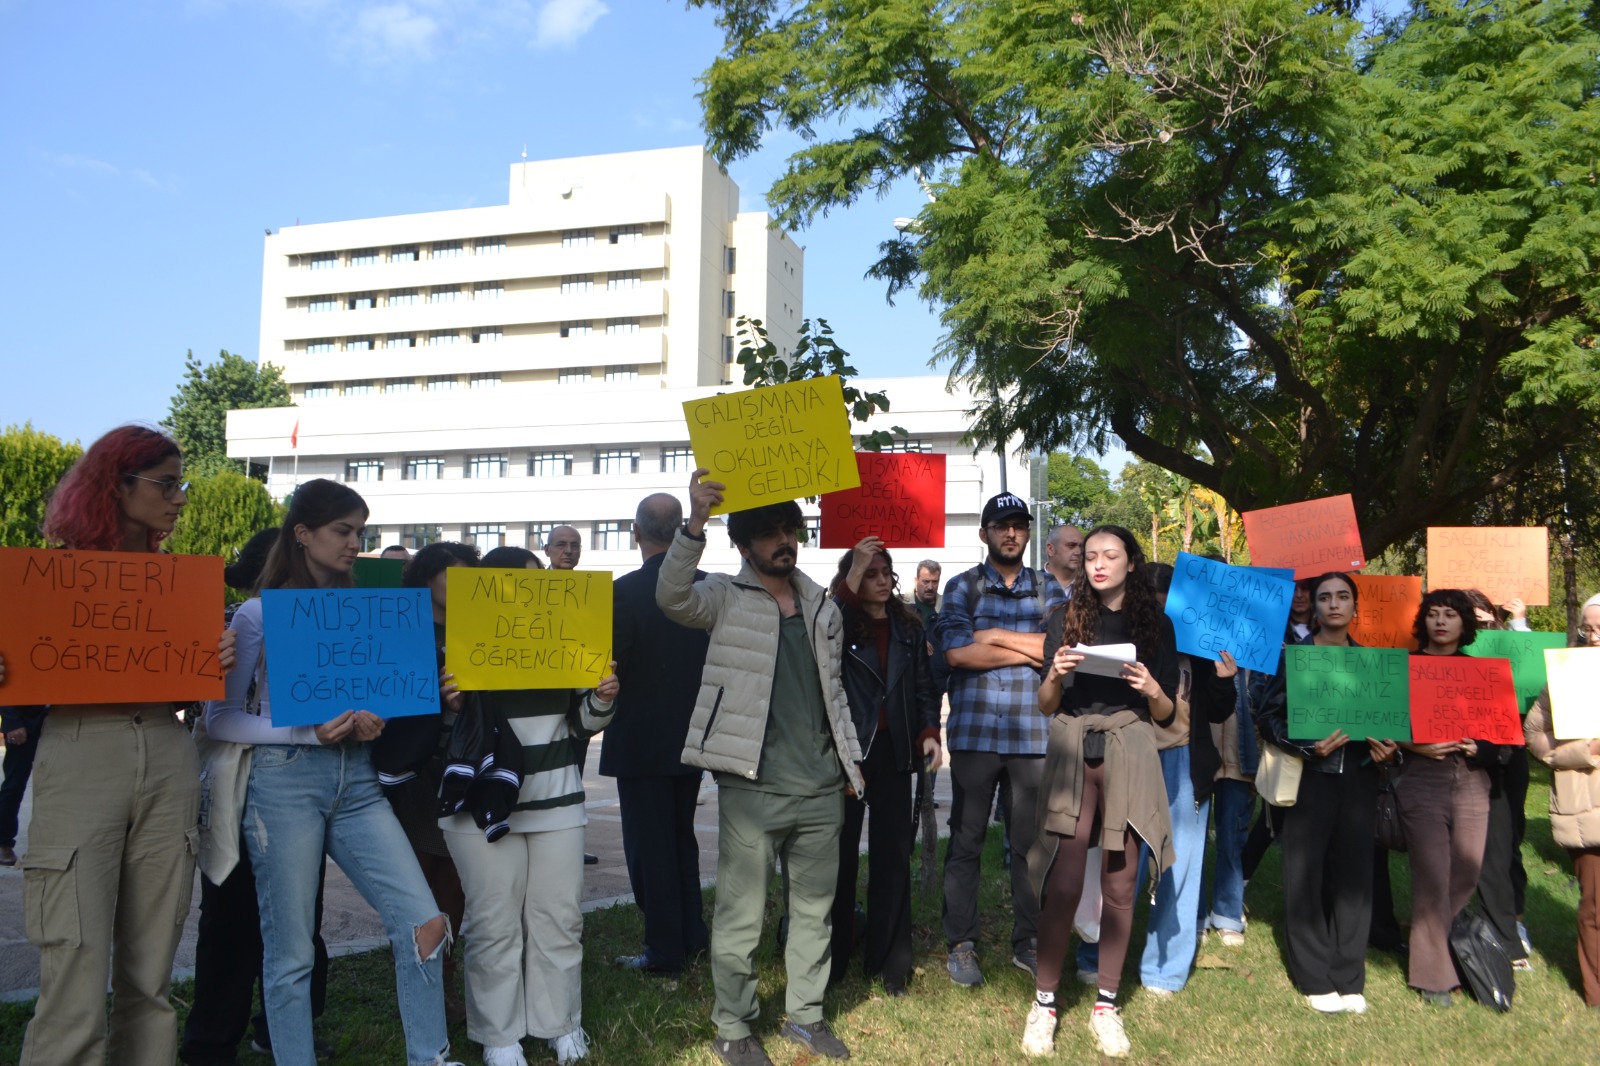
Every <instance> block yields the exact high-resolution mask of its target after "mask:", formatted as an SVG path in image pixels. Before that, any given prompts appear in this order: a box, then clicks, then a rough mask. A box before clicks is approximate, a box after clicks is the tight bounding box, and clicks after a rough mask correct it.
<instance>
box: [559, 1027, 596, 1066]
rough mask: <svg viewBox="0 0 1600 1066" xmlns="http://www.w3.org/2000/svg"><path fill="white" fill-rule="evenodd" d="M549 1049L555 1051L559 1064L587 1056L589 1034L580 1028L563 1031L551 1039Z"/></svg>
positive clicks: (565, 1064)
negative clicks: (568, 1031) (567, 1031)
mask: <svg viewBox="0 0 1600 1066" xmlns="http://www.w3.org/2000/svg"><path fill="white" fill-rule="evenodd" d="M550 1050H551V1051H554V1052H555V1053H556V1062H558V1063H560V1064H561V1066H568V1063H573V1062H577V1061H578V1060H579V1059H586V1058H588V1057H589V1034H588V1033H586V1032H584V1031H583V1030H582V1029H574V1030H573V1031H572V1032H570V1033H563V1034H562V1035H560V1036H558V1037H554V1038H552V1039H551V1041H550Z"/></svg>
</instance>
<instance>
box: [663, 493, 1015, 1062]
mask: <svg viewBox="0 0 1600 1066" xmlns="http://www.w3.org/2000/svg"><path fill="white" fill-rule="evenodd" d="M707 473H709V471H707V470H704V469H701V470H696V471H695V472H694V476H693V477H692V478H691V479H690V482H689V519H688V521H686V522H685V523H684V524H683V528H682V529H680V530H679V531H678V535H677V536H676V537H674V538H673V541H672V545H671V546H670V547H669V548H668V549H667V555H666V558H665V560H664V561H663V562H662V564H661V573H660V576H659V577H658V578H657V580H656V603H657V604H659V605H660V607H661V610H662V612H663V613H665V614H666V616H667V617H668V618H670V619H672V620H673V621H674V622H677V623H679V624H680V625H685V626H692V627H695V628H698V629H709V630H710V631H711V644H710V647H709V648H708V649H707V651H706V665H705V670H704V672H703V673H702V674H701V679H700V694H699V697H698V698H697V699H696V701H695V708H694V713H693V715H692V716H691V717H690V719H689V733H688V736H687V737H686V738H685V742H684V748H683V755H682V756H681V758H682V761H683V762H684V763H685V764H686V765H688V766H694V767H699V768H701V769H704V770H710V771H711V772H712V773H714V774H716V776H717V785H718V799H717V814H718V834H717V837H718V842H717V898H716V908H715V910H714V911H713V915H712V924H711V930H712V935H711V978H712V983H713V987H714V989H715V1003H714V1006H713V1007H712V1020H713V1021H715V1022H716V1025H717V1036H716V1039H714V1040H713V1041H712V1042H711V1050H712V1051H713V1052H714V1053H715V1054H716V1056H717V1057H718V1058H719V1059H721V1060H722V1061H723V1062H726V1063H730V1064H731V1066H771V1061H772V1060H770V1059H769V1058H768V1057H767V1053H766V1050H765V1049H764V1048H763V1047H762V1046H761V1041H760V1039H759V1038H757V1037H756V1036H755V1034H754V1033H753V1032H752V1031H751V1025H752V1023H754V1022H755V1021H756V1019H757V1018H758V1017H760V1014H761V1008H760V1005H759V1003H758V1002H757V999H756V968H755V952H756V946H757V945H758V944H759V943H760V941H761V925H762V917H763V912H764V910H765V907H766V900H767V885H768V883H769V882H770V881H771V880H772V868H773V859H774V858H775V857H777V856H781V857H782V858H783V871H784V874H785V881H786V883H787V892H788V899H787V907H786V909H787V912H788V915H789V935H788V942H787V947H786V951H785V963H786V966H787V969H788V976H789V982H788V989H787V993H786V1001H787V1009H788V1017H787V1018H786V1019H785V1020H784V1023H783V1026H782V1028H781V1029H780V1032H781V1033H782V1035H783V1036H785V1037H787V1038H789V1039H790V1040H793V1041H795V1042H796V1043H799V1044H801V1045H802V1046H803V1047H805V1049H806V1050H807V1051H808V1052H810V1053H811V1054H813V1055H822V1056H827V1057H829V1058H836V1059H844V1058H849V1057H850V1051H849V1049H848V1048H846V1047H845V1045H844V1044H843V1043H842V1042H841V1041H840V1040H839V1038H838V1037H836V1036H835V1035H834V1034H833V1031H832V1030H831V1029H829V1028H828V1023H827V1022H826V1021H824V1020H823V1017H822V994H823V991H824V990H825V988H826V987H827V983H828V971H829V964H830V961H831V950H830V940H831V935H832V928H831V923H830V913H831V911H832V909H833V894H834V883H835V881H836V880H837V878H838V871H839V835H840V832H841V828H842V826H843V824H844V793H845V791H846V790H850V791H851V792H852V793H853V794H856V795H859V794H860V793H861V791H862V783H861V774H860V769H859V764H860V762H861V751H860V747H859V745H858V744H857V742H856V733H855V727H854V726H853V725H852V723H851V718H850V707H849V704H848V703H847V702H846V699H845V693H844V684H843V681H842V678H841V673H840V671H841V664H842V656H843V648H844V620H843V617H842V616H841V614H840V612H839V608H838V606H837V605H836V604H835V603H834V602H833V600H832V599H831V598H830V597H829V596H828V594H827V592H826V591H825V590H824V589H823V588H822V586H820V585H818V584H817V583H816V582H815V581H812V580H811V579H810V578H808V577H806V575H805V574H803V573H801V572H800V571H798V570H796V569H795V558H796V550H797V542H796V539H795V532H796V531H797V530H798V529H800V528H801V525H802V523H803V519H802V518H801V514H800V506H799V504H797V503H795V502H793V501H792V500H791V501H786V502H784V503H776V504H768V505H766V506H764V507H756V508H753V509H751V510H746V511H735V512H733V513H731V514H730V515H728V518H727V524H728V538H729V539H730V540H732V541H733V544H734V547H736V548H738V550H739V554H740V555H741V556H742V557H743V558H744V566H743V568H742V569H741V570H740V571H739V573H738V574H737V575H736V576H729V575H727V574H712V575H711V576H709V577H707V578H705V579H704V580H702V581H698V582H697V581H695V564H696V563H698V562H699V560H700V554H701V552H702V551H704V549H705V546H706V537H705V527H706V520H707V519H708V518H709V517H710V515H711V509H712V508H713V507H715V506H716V505H717V504H719V503H721V502H722V490H723V488H724V487H725V486H724V485H722V484H721V483H720V482H716V481H701V480H700V479H701V478H702V477H704V476H705V475H706V474H707ZM1041 650H1042V649H1041ZM1036 716H1037V713H1036Z"/></svg>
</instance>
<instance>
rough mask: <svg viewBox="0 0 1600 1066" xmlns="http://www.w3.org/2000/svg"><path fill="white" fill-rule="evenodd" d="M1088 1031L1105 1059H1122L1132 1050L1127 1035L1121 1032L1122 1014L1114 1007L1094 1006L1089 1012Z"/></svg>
mask: <svg viewBox="0 0 1600 1066" xmlns="http://www.w3.org/2000/svg"><path fill="white" fill-rule="evenodd" d="M1089 1031H1090V1032H1091V1033H1093V1034H1094V1038H1095V1041H1096V1042H1098V1043H1099V1045H1100V1054H1102V1055H1105V1056H1106V1057H1107V1058H1113V1059H1120V1058H1124V1057H1125V1056H1126V1055H1127V1054H1128V1052H1130V1051H1132V1050H1133V1045H1132V1044H1130V1043H1128V1034H1127V1033H1125V1032H1123V1031H1122V1012H1121V1011H1119V1010H1117V1008H1115V1007H1099V1006H1096V1007H1095V1008H1094V1009H1093V1010H1091V1011H1090V1012H1089Z"/></svg>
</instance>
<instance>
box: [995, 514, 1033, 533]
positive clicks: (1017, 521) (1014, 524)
mask: <svg viewBox="0 0 1600 1066" xmlns="http://www.w3.org/2000/svg"><path fill="white" fill-rule="evenodd" d="M1032 525H1033V523H1032V522H1030V521H1029V520H1028V519H1026V518H1007V519H1002V520H1001V521H998V522H990V523H989V524H988V526H986V527H985V528H986V529H988V530H989V531H990V532H991V533H999V532H1001V531H1002V530H1006V529H1009V530H1011V531H1012V532H1013V533H1026V532H1028V530H1029V529H1030V528H1031V527H1032Z"/></svg>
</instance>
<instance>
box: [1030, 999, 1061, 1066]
mask: <svg viewBox="0 0 1600 1066" xmlns="http://www.w3.org/2000/svg"><path fill="white" fill-rule="evenodd" d="M1055 1049H1056V1012H1055V1011H1053V1010H1051V1009H1050V1008H1049V1007H1041V1006H1040V1005H1039V1004H1038V1003H1037V1002H1035V1003H1034V1005H1033V1006H1032V1007H1031V1008H1030V1009H1029V1010H1028V1023H1027V1024H1026V1025H1025V1026H1023V1028H1022V1053H1023V1054H1024V1055H1031V1056H1033V1057H1034V1058H1038V1057H1039V1056H1040V1055H1048V1054H1050V1052H1052V1051H1054V1050H1055Z"/></svg>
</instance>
